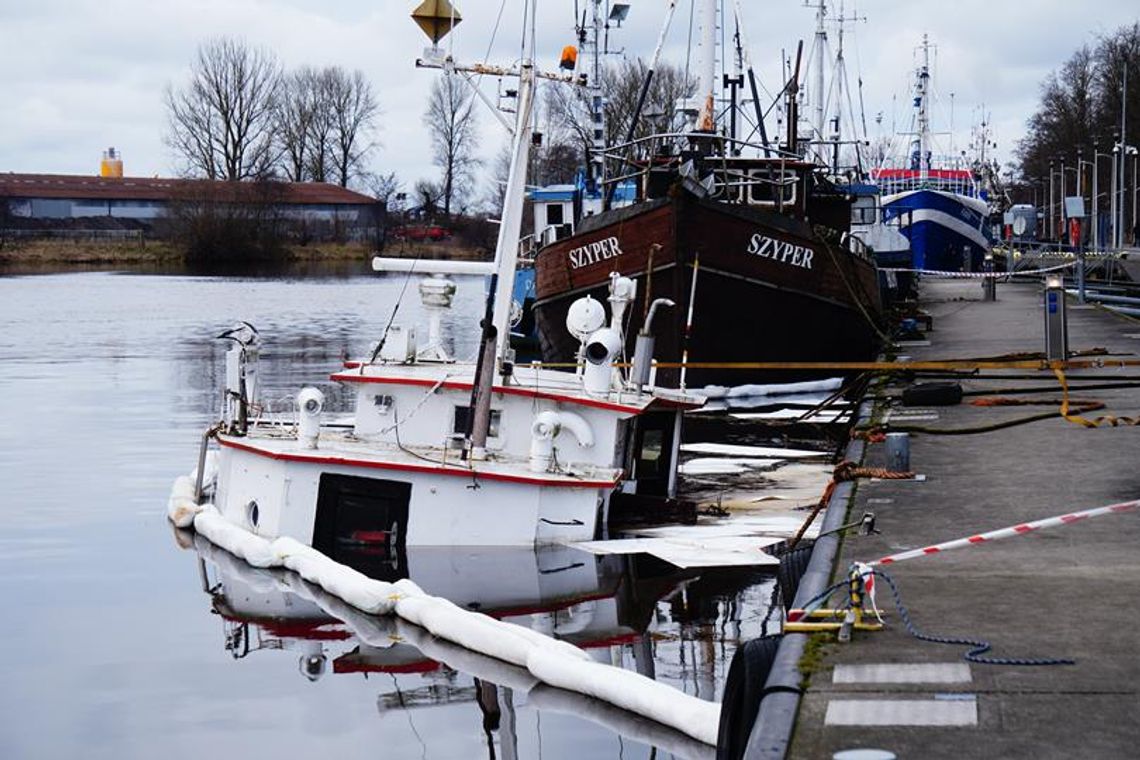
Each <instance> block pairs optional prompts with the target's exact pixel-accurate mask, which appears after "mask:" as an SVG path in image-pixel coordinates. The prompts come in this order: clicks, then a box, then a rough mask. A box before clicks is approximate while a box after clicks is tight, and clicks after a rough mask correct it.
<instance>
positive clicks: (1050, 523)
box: [866, 499, 1140, 567]
mask: <svg viewBox="0 0 1140 760" xmlns="http://www.w3.org/2000/svg"><path fill="white" fill-rule="evenodd" d="M1138 508H1140V499H1137V500H1136V501H1123V502H1121V503H1119V504H1110V505H1108V506H1107V507H1096V508H1094V509H1086V510H1084V511H1083V512H1070V513H1069V514H1067V515H1059V516H1057V517H1046V518H1044V519H1043V520H1035V521H1033V522H1027V523H1021V524H1020V525H1012V526H1010V527H1008V528H999V529H998V530H991V531H990V532H989V533H979V534H978V535H976V536H970V537H968V538H959V539H955V540H953V541H946V542H944V543H941V544H933V545H931V546H924V547H923V548H921V549H911V550H909V551H905V552H899V553H898V554H890V555H887V556H886V557H880V558H879V559H877V560H875V561H873V562H868V563H866V564H868V565H870V566H872V567H874V566H876V565H893V564H894V563H896V562H902V561H903V560H904V559H914V558H915V557H926V556H928V555H931V554H940V553H942V552H944V551H949V550H950V549H961V548H962V547H964V546H974V545H975V544H984V543H987V542H989V541H996V540H998V539H999V538H1009V537H1010V536H1021V535H1024V534H1026V533H1031V532H1033V531H1035V530H1042V529H1044V528H1055V527H1057V526H1058V525H1070V524H1072V523H1075V522H1080V521H1081V520H1087V519H1089V518H1090V517H1100V516H1101V515H1113V514H1117V513H1120V512H1131V511H1133V510H1135V509H1138Z"/></svg>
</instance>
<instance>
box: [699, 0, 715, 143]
mask: <svg viewBox="0 0 1140 760" xmlns="http://www.w3.org/2000/svg"><path fill="white" fill-rule="evenodd" d="M693 2H694V3H699V4H698V5H697V7H696V11H697V17H696V26H697V56H696V58H697V64H696V71H697V107H698V109H699V111H698V114H699V115H698V116H697V122H696V124H695V125H694V129H695V130H696V131H697V132H713V131H715V129H716V98H715V87H716V6H717V0H693Z"/></svg>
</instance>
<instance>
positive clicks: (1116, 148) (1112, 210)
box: [1108, 143, 1120, 250]
mask: <svg viewBox="0 0 1140 760" xmlns="http://www.w3.org/2000/svg"><path fill="white" fill-rule="evenodd" d="M1118 155H1120V143H1116V144H1115V145H1113V146H1112V183H1111V186H1110V187H1111V189H1110V190H1109V191H1108V195H1109V203H1108V208H1109V211H1108V218H1109V219H1110V220H1111V221H1110V222H1109V225H1108V247H1109V248H1111V249H1112V250H1116V157H1117V156H1118Z"/></svg>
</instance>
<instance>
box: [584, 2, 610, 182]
mask: <svg viewBox="0 0 1140 760" xmlns="http://www.w3.org/2000/svg"><path fill="white" fill-rule="evenodd" d="M601 6H602V0H592V2H591V3H590V22H589V25H586V24H583V25H582V26H581V27H580V28H579V32H578V35H579V42H580V43H581V45H582V47H583V48H585V49H588V50H589V53H588V60H589V61H590V74H589V76H588V77H587V80H588V81H587V84H586V88H587V90H588V92H589V99H590V130H591V131H590V151H591V152H590V161H589V170H588V173H589V180H590V183H589V187H590V189H591V192H593V193H598V192H600V191H601V188H602V183H603V182H604V181H605V174H606V159H605V153H606V101H605V94H604V92H603V90H602V27H603V18H602V7H601Z"/></svg>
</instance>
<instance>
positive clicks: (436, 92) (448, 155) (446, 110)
mask: <svg viewBox="0 0 1140 760" xmlns="http://www.w3.org/2000/svg"><path fill="white" fill-rule="evenodd" d="M473 100H474V98H473V97H472V96H471V94H470V93H468V92H467V89H466V85H465V84H464V83H463V82H462V81H460V79H459V77H458V76H456V75H454V74H448V75H445V76H443V77H441V78H439V79H437V80H435V84H434V85H433V86H432V90H431V99H430V100H429V101H428V109H427V112H426V113H425V114H424V125H425V126H426V127H427V128H428V132H429V134H430V136H431V146H432V163H434V164H435V165H436V166H437V167H439V169H440V171H441V172H442V174H443V176H442V177H441V179H440V185H439V188H440V192H441V199H442V201H443V213H444V214H445V215H446V216H451V207H452V205H453V201H454V200H455V199H456V197H457V196H459V197H462V196H465V195H466V194H467V193H468V192H469V191H470V186H471V182H472V173H473V171H474V169H475V167H476V166H478V165H479V163H480V161H479V159H478V158H477V157H476V156H475V140H476V137H477V135H476V120H475V113H474V103H473ZM418 189H419V188H418V186H417V191H418ZM464 205H466V204H464Z"/></svg>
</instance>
